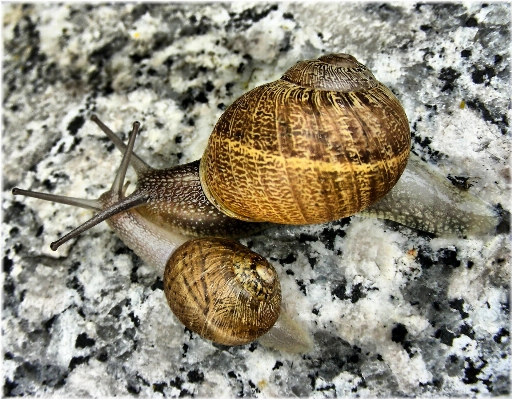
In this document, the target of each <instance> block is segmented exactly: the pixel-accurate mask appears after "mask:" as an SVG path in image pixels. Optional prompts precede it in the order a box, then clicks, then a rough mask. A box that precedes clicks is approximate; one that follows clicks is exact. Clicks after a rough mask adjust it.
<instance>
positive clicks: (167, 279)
mask: <svg viewBox="0 0 512 399" xmlns="http://www.w3.org/2000/svg"><path fill="white" fill-rule="evenodd" d="M210 239H211V238H209V239H208V240H210ZM240 252H242V255H240ZM249 252H250V251H249V249H247V248H245V247H243V246H242V245H241V244H238V243H235V242H229V241H227V240H224V239H212V241H207V239H206V238H203V239H195V240H191V241H188V242H187V243H186V244H184V245H183V246H182V247H180V248H178V250H177V251H176V252H175V253H174V254H173V255H172V256H171V258H170V259H169V261H168V266H167V267H166V271H165V273H164V285H165V293H166V296H167V301H168V302H169V306H170V307H171V309H172V311H173V312H174V314H175V315H176V316H177V317H178V319H179V320H180V321H181V322H182V323H183V324H185V325H186V326H187V327H188V328H189V329H191V330H192V331H194V332H196V333H198V334H200V335H201V336H203V337H205V338H207V339H210V340H212V341H215V342H217V343H221V344H224V345H241V344H244V343H247V342H251V341H253V340H254V339H256V338H257V337H259V336H261V335H262V334H264V333H265V332H267V331H268V330H269V329H270V328H271V327H272V325H273V324H274V323H275V321H276V319H277V316H278V315H279V309H280V304H281V294H280V288H279V282H278V279H277V273H276V272H275V270H274V269H273V268H272V266H271V265H270V264H268V262H266V263H267V264H268V266H269V267H270V268H271V269H272V270H271V271H270V273H272V274H273V276H275V278H274V280H275V282H274V284H275V285H274V286H272V287H270V288H269V289H266V292H267V295H263V297H262V296H261V295H259V296H258V295H255V296H252V295H250V291H251V290H252V289H254V286H252V287H248V289H245V287H244V286H243V283H241V282H240V279H239V278H237V276H236V273H235V270H234V266H235V268H236V265H235V264H236V262H237V259H239V258H240V257H242V258H246V257H247V256H248V255H247V254H248V253H249ZM254 255H255V254H252V256H254ZM258 257H259V256H258ZM171 265H172V266H171ZM242 272H243V271H242ZM242 274H244V273H242ZM242 277H243V276H242ZM249 278H250V277H249ZM255 288H256V289H258V284H255Z"/></svg>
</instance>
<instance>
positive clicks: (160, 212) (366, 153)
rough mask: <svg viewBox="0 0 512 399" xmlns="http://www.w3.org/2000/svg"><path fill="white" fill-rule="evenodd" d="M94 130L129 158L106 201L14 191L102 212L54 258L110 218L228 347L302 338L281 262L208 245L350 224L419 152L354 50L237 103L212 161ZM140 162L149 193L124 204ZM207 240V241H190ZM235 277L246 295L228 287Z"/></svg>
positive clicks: (219, 128) (190, 323) (198, 323)
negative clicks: (158, 166)
mask: <svg viewBox="0 0 512 399" xmlns="http://www.w3.org/2000/svg"><path fill="white" fill-rule="evenodd" d="M92 120H93V121H95V122H96V123H97V124H98V125H99V126H100V128H101V129H102V130H103V131H104V132H105V133H106V134H107V135H108V136H109V138H110V139H111V140H112V141H113V142H114V144H115V145H116V146H117V147H118V148H119V149H120V150H121V151H122V152H124V157H123V160H122V163H121V166H120V168H119V171H118V173H117V175H116V178H115V179H114V183H113V184H112V188H111V189H110V190H109V191H108V192H106V193H104V194H103V195H102V196H101V197H100V198H99V199H98V200H82V199H77V198H68V197H62V196H56V195H48V194H42V193H36V192H32V191H25V190H20V189H17V188H15V189H14V190H13V193H14V194H21V195H26V196H31V197H36V198H41V199H44V200H48V201H55V202H61V203H65V204H69V205H74V206H78V207H84V208H89V209H93V210H96V211H98V213H97V214H96V215H95V216H94V217H93V218H92V219H90V220H89V221H88V222H86V223H85V224H83V225H82V226H80V227H78V228H77V229H75V230H73V231H72V232H70V233H68V234H67V235H65V236H64V237H62V238H61V239H59V240H58V241H56V242H55V243H53V244H52V249H54V250H55V249H57V248H58V247H59V246H60V245H61V244H62V243H64V242H66V241H67V240H69V239H71V238H73V237H76V236H77V235H78V234H80V233H82V232H83V231H85V230H87V229H89V228H90V227H92V226H94V225H96V224H97V223H100V222H101V221H103V220H107V222H108V224H109V225H110V226H111V227H112V229H113V230H114V231H115V232H116V233H117V234H118V236H119V237H120V238H121V239H122V240H123V241H124V242H125V244H126V245H127V246H128V247H130V248H131V249H132V250H133V251H134V252H135V253H136V254H137V255H138V256H140V257H141V258H142V259H143V260H144V261H146V262H147V263H149V264H152V265H154V266H156V267H157V268H158V269H159V270H160V271H163V270H164V269H165V274H164V275H165V277H164V280H165V283H164V287H165V291H166V297H167V298H168V301H169V304H170V306H171V308H172V309H173V311H174V312H175V314H176V315H177V317H178V318H179V319H180V320H181V321H182V322H183V323H184V324H185V325H187V327H188V328H190V329H191V330H193V331H195V332H197V333H199V334H200V335H202V336H204V337H206V338H208V339H210V340H212V341H215V342H218V343H222V344H226V345H237V344H243V343H247V342H250V341H252V340H255V339H257V338H258V337H260V336H262V335H263V334H265V333H266V332H267V331H269V330H270V332H269V334H267V336H273V337H274V338H275V341H276V342H282V341H283V340H285V339H289V337H293V338H296V339H298V338H297V337H296V336H297V335H300V334H294V333H291V332H290V327H289V326H290V323H287V322H286V320H285V319H284V318H283V320H281V318H279V319H278V315H279V311H280V310H279V308H280V298H281V294H280V288H279V281H278V278H277V274H276V272H275V270H274V269H273V268H272V266H271V265H270V264H269V263H268V262H266V261H265V260H264V259H263V258H261V257H260V256H259V255H257V254H254V253H253V252H251V251H249V250H248V249H246V248H244V247H242V246H241V245H240V244H238V243H232V242H231V241H228V240H225V239H219V238H211V237H212V236H213V237H240V236H243V235H247V234H250V233H251V232H253V231H256V230H258V229H261V228H262V226H264V225H261V224H260V223H253V222H273V223H287V224H311V223H323V222H327V221H331V220H337V219H340V218H342V217H345V216H349V215H353V214H355V213H357V212H359V211H361V210H363V209H365V208H367V207H368V206H370V205H372V204H374V203H376V202H377V201H379V200H380V199H381V198H382V197H383V196H384V195H386V193H388V192H389V191H390V190H391V189H392V188H393V186H394V185H395V184H396V182H397V181H398V179H399V178H400V176H401V174H402V172H403V171H404V168H405V167H406V165H407V162H408V157H409V148H410V132H409V126H408V121H407V118H406V115H405V112H404V110H403V108H402V106H401V105H400V103H399V101H398V100H397V99H396V97H395V96H394V95H393V94H392V93H391V91H390V90H389V89H388V88H387V87H385V86H384V85H382V84H381V83H380V82H378V81H377V80H376V79H375V78H374V76H373V75H372V73H371V72H370V71H369V70H368V69H367V68H366V67H365V66H364V65H362V64H360V63H359V62H358V61H357V60H356V59H355V58H354V57H352V56H350V55H346V54H334V55H327V56H323V57H320V58H319V59H318V60H312V61H303V62H299V63H298V64H296V65H295V66H293V67H292V68H290V69H289V70H288V71H287V72H286V73H285V74H284V75H283V77H282V78H281V79H279V80H278V81H275V82H272V83H268V84H265V85H263V86H259V87H257V88H255V89H253V90H252V91H250V92H248V93H246V94H245V95H243V96H242V97H240V98H239V99H238V100H236V101H235V102H234V103H233V104H232V105H231V106H229V107H228V108H227V109H226V111H225V113H224V114H223V115H222V117H221V118H220V120H219V121H218V123H217V124H216V126H215V128H214V131H213V133H212V135H211V137H210V139H209V143H208V147H207V149H206V151H205V153H204V156H203V157H202V159H201V160H200V161H195V162H192V163H190V164H187V165H182V166H177V167H174V168H171V169H166V170H155V169H152V168H150V167H149V165H147V164H146V163H145V162H144V161H143V160H141V159H140V158H139V157H138V156H137V155H135V154H133V144H134V140H135V137H136V134H137V131H138V128H139V125H138V123H134V126H133V130H132V132H131V134H130V140H129V143H128V145H127V146H125V145H124V144H123V143H122V142H121V140H120V139H119V138H117V136H116V135H115V134H114V133H113V132H112V131H111V130H110V129H109V128H108V127H106V126H105V125H104V124H103V123H102V122H101V121H100V120H99V119H98V118H97V117H96V116H93V117H92ZM129 164H131V165H132V166H133V167H134V169H135V170H136V172H137V175H138V183H137V187H136V189H135V191H134V192H133V193H132V194H130V195H128V196H125V195H124V193H125V190H126V186H125V183H124V177H125V173H126V170H127V168H128V165H129ZM399 195H405V196H407V193H405V194H404V193H402V194H399ZM414 206H415V207H417V206H419V205H418V204H414ZM397 208H399V213H400V212H401V213H403V212H404V211H403V209H401V208H400V206H399V205H397ZM484 208H485V207H484ZM219 209H220V210H219ZM485 209H486V210H485V211H482V212H483V213H486V212H488V213H489V215H486V216H485V217H487V216H488V219H489V220H492V221H491V222H489V224H494V223H495V221H496V219H495V215H494V214H492V212H491V211H488V210H487V208H485ZM221 211H222V212H221ZM372 212H373V213H374V214H377V215H379V212H381V214H382V215H383V216H385V217H391V218H392V216H391V214H392V213H393V212H392V210H391V211H390V210H389V209H387V208H386V209H384V210H382V211H379V209H378V208H375V209H374V210H373V211H372ZM382 212H383V213H382ZM405 213H406V214H407V211H405ZM226 215H227V216H226ZM397 218H398V219H399V218H400V216H397ZM493 218H494V219H493ZM399 221H400V220H399ZM414 227H418V228H422V225H421V224H420V225H419V226H414ZM427 227H428V226H427ZM197 236H207V237H208V238H204V239H200V240H190V238H191V237H197ZM183 243H185V244H183ZM181 244H183V246H181V247H180V248H179V249H177V250H176V248H177V247H178V246H179V245H181ZM224 256H226V257H227V260H224V258H222V257H224ZM188 261H191V262H192V265H189V264H188V263H184V262H188ZM210 261H212V262H213V265H214V266H213V267H211V266H210V265H209V264H208V262H210ZM224 280H226V281H227V282H229V283H230V284H232V283H233V282H235V283H236V284H238V285H237V286H236V288H231V286H230V288H227V289H221V288H220V287H221V286H222V285H223V284H225V283H226V282H225V281H224ZM239 282H241V283H239ZM217 294H218V295H219V297H217V296H216V295H217ZM223 295H224V296H223ZM236 297H238V299H241V300H236V301H233V298H236ZM221 316H222V317H221ZM224 316H225V317H227V319H224V318H223V317H224ZM248 318H250V320H248ZM276 320H278V322H277V323H276V324H275V325H274V322H276ZM235 323H241V324H240V325H236V327H234V325H235ZM292 324H293V323H292ZM273 325H274V327H273V328H272V326H273ZM294 336H295V337H294ZM270 345H271V346H272V345H273V344H272V343H271V344H270Z"/></svg>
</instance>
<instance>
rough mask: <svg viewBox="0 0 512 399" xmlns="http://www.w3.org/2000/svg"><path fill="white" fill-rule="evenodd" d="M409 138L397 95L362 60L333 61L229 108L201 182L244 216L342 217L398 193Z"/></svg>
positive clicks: (307, 67) (317, 63)
mask: <svg viewBox="0 0 512 399" xmlns="http://www.w3.org/2000/svg"><path fill="white" fill-rule="evenodd" d="M410 139H411V137H410V131H409V124H408V121H407V117H406V115H405V112H404V110H403V108H402V106H401V104H400V102H399V101H398V99H397V98H396V97H395V96H394V95H393V93H392V92H391V91H390V90H389V89H388V88H387V87H386V86H384V85H383V84H381V83H380V82H378V81H377V80H376V79H375V78H374V77H373V75H372V73H371V72H370V71H369V70H368V69H367V68H366V67H365V66H364V65H363V64H361V63H359V62H357V60H356V59H355V58H354V57H352V56H349V55H347V54H332V55H327V56H323V57H321V58H320V59H318V60H311V61H302V62H300V63H298V64H297V65H295V66H294V67H292V68H290V69H289V70H288V71H287V72H286V73H285V74H284V75H283V77H282V78H281V79H279V80H277V81H275V82H271V83H268V84H265V85H263V86H259V87H256V88H255V89H253V90H251V91H250V92H248V93H246V94H245V95H243V96H242V97H240V98H239V99H237V100H236V101H235V102H234V103H233V104H232V105H230V106H229V107H228V108H227V109H226V111H225V112H224V114H223V115H222V116H221V118H220V119H219V121H218V122H217V125H216V126H215V128H214V130H213V132H212V134H211V136H210V139H209V142H208V147H207V149H206V151H205V153H204V155H203V157H202V159H201V164H200V178H201V185H202V187H203V190H204V191H205V194H206V196H207V197H208V199H209V200H210V201H212V203H214V204H215V206H216V207H218V208H219V209H220V210H222V211H223V212H224V213H226V214H227V215H229V216H232V217H236V218H239V219H242V220H250V221H268V222H274V223H286V224H312V223H323V222H327V221H331V220H337V219H340V218H342V217H345V216H349V215H353V214H355V213H357V212H359V211H360V210H362V209H364V208H366V207H368V206H369V205H371V204H373V203H375V202H376V201H378V200H379V199H380V198H382V197H383V196H384V195H385V194H386V193H387V192H388V191H390V190H391V188H392V187H393V186H394V185H395V183H396V182H397V181H398V179H399V177H400V175H401V174H402V172H403V170H404V168H405V166H406V164H407V159H408V156H409V147H410Z"/></svg>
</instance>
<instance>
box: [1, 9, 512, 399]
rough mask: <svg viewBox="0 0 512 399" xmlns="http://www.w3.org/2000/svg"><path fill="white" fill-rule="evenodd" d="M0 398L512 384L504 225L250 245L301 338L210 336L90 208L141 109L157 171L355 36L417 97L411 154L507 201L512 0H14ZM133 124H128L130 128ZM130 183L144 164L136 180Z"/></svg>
mask: <svg viewBox="0 0 512 399" xmlns="http://www.w3.org/2000/svg"><path fill="white" fill-rule="evenodd" d="M3 11H4V14H3V17H4V21H3V22H4V25H3V26H4V28H3V38H4V43H3V44H4V59H3V87H2V89H3V95H4V97H3V100H4V103H3V107H4V109H3V125H4V131H3V142H2V145H3V148H2V150H3V157H4V158H3V159H4V162H3V172H4V173H3V224H2V239H3V250H4V260H3V272H4V273H3V284H4V286H3V288H4V291H3V293H4V297H3V306H4V308H3V313H2V323H3V324H2V332H3V337H2V338H3V341H2V344H3V350H4V361H3V370H4V378H5V380H4V391H3V394H4V396H21V395H23V396H29V395H47V396H49V397H56V396H58V397H90V396H94V397H113V396H116V397H122V396H140V397H147V396H154V397H160V396H166V397H177V396H195V397H203V396H204V397H211V396H215V397H234V396H263V397H272V396H288V397H289V396H313V397H334V396H424V397H425V396H429V397H431V396H436V397H437V396H475V395H478V394H485V395H487V394H490V395H508V394H509V392H510V389H509V386H510V378H509V375H510V359H509V352H510V348H509V342H510V340H509V329H510V327H509V325H510V324H509V282H510V273H509V266H510V265H509V242H508V235H507V234H498V235H496V236H492V237H490V236H486V237H470V238H466V239H456V238H447V237H434V236H432V235H429V234H425V233H422V232H418V231H415V230H412V229H409V228H407V227H404V226H400V225H398V224H394V223H390V222H386V221H382V220H372V219H364V218H361V217H356V216H354V217H352V218H349V219H344V220H342V221H338V222H334V223H329V224H325V225H321V226H307V227H293V228H292V227H286V226H283V227H280V228H273V229H270V230H267V231H265V232H263V233H261V234H260V235H257V236H254V237H251V238H250V239H246V240H244V243H246V244H248V245H249V246H250V247H251V248H252V249H254V250H255V251H257V252H258V253H260V254H261V255H263V256H265V257H266V258H268V259H269V260H270V261H271V262H272V264H273V265H274V266H275V267H276V270H277V271H278V273H279V274H280V278H281V284H282V287H283V297H284V298H285V299H286V301H287V306H288V308H289V311H290V312H291V313H292V314H294V317H295V318H296V320H298V321H299V322H300V323H302V325H303V326H304V328H305V329H306V330H307V331H309V333H310V334H311V336H312V337H313V339H314V342H315V346H314V349H313V350H312V351H311V352H310V353H307V354H305V355H291V354H285V353H280V352H278V351H275V350H270V349H267V348H265V347H263V346H262V345H261V344H259V343H257V342H256V343H252V344H249V345H245V346H241V347H232V348H228V347H222V346H218V345H214V344H211V343H209V342H207V341H205V340H203V339H201V338H200V337H198V336H197V335H195V334H193V333H191V332H190V331H188V330H186V329H185V328H184V327H183V326H182V325H180V323H179V322H178V321H177V319H176V318H175V317H174V316H173V315H172V314H171V313H170V311H169V309H168V307H167V304H166V302H165V298H164V293H163V284H162V276H160V275H158V273H157V272H156V271H155V270H153V269H152V268H151V267H150V266H148V265H145V264H143V263H142V262H141V261H140V260H139V259H138V258H137V257H136V256H135V255H134V254H133V253H132V252H131V251H130V250H128V249H127V248H126V247H125V246H124V245H123V243H122V242H121V241H120V240H119V239H118V238H116V236H115V235H114V234H113V233H112V232H111V231H110V230H109V229H108V227H107V226H106V225H105V224H102V225H100V226H97V227H95V228H93V229H92V230H91V231H89V232H87V233H85V234H83V235H82V236H81V237H79V238H78V239H76V240H74V241H73V242H71V243H69V244H67V245H65V246H64V247H63V248H61V249H59V251H58V252H52V251H51V250H50V249H49V243H50V242H51V241H54V240H55V238H57V237H59V236H60V235H62V234H63V233H65V232H67V231H68V230H70V229H71V228H73V227H75V226H77V225H78V224H79V223H81V222H83V221H85V220H86V219H88V218H89V217H90V216H91V212H90V211H86V210H82V209H76V208H70V207H66V206H62V205H57V204H51V203H45V202H42V201H38V200H34V199H25V198H18V197H17V198H13V196H12V195H11V194H10V191H11V189H12V188H13V187H14V186H17V187H22V188H28V189H33V190H38V191H45V192H51V193H58V194H64V195H71V196H77V197H87V198H96V197H98V196H99V194H100V193H101V192H103V191H105V190H106V189H107V188H108V187H109V186H110V184H111V180H112V176H113V173H114V171H115V170H116V168H117V166H118V164H119V162H120V155H119V153H117V152H116V150H115V148H114V146H113V145H112V144H111V143H110V142H109V141H108V140H107V139H106V138H105V137H104V136H103V135H102V133H101V132H100V131H99V129H98V128H97V127H96V126H95V125H94V124H93V123H92V122H90V121H89V120H88V118H89V117H90V115H91V114H92V113H97V114H98V115H99V116H100V117H101V118H102V119H103V120H104V121H105V123H107V124H108V125H109V126H110V127H111V128H112V129H113V130H114V131H116V132H120V133H121V132H125V133H126V132H128V131H129V130H130V127H131V123H132V122H133V121H134V120H136V119H137V120H139V121H140V122H142V125H143V131H142V133H141V135H140V139H139V140H138V143H136V151H137V153H138V154H139V155H140V156H141V157H142V158H143V159H145V160H147V161H148V162H149V163H151V164H152V165H153V166H155V167H166V166H172V165H176V164H178V163H185V162H189V161H192V160H195V159H198V158H199V157H200V156H201V153H202V151H203V150H204V147H205V145H206V140H207V138H208V134H209V132H210V131H211V130H212V127H213V125H214V123H215V121H216V120H217V119H218V117H219V115H220V114H221V113H222V110H223V109H224V108H225V107H226V106H227V105H229V104H230V103H231V102H232V101H233V100H234V99H235V98H237V97H238V96H239V95H241V94H242V93H243V92H245V91H247V90H248V89H250V88H252V87H254V86H256V85H259V84H262V83H265V82H268V81H271V80H274V79H276V78H278V77H279V76H280V75H281V74H282V73H283V72H284V71H285V70H286V69H287V68H288V67H290V66H291V65H293V64H294V63H295V62H297V61H298V60H301V59H308V58H314V57H317V56H319V55H321V54H325V53H331V52H346V53H350V54H352V55H354V56H355V57H356V58H357V59H358V60H359V61H361V62H363V63H364V64H366V65H367V66H368V67H369V68H370V69H371V70H372V71H373V73H374V74H375V76H376V77H377V78H378V79H379V80H380V81H382V82H383V83H384V84H386V85H388V86H389V87H390V88H391V89H392V90H393V91H394V92H395V93H396V94H397V96H398V97H399V98H400V100H401V101H402V102H403V104H404V108H405V110H406V113H407V115H408V117H409V119H410V125H411V130H412V138H413V151H414V152H416V153H417V154H418V155H420V156H421V157H422V158H423V159H424V160H426V161H428V162H429V163H430V164H431V165H432V166H433V167H434V168H435V169H436V170H437V171H438V172H439V173H441V174H442V175H444V176H450V177H451V178H452V181H454V182H455V183H458V184H461V185H463V186H466V188H467V187H469V190H470V192H472V193H473V194H475V195H477V196H479V197H480V198H482V199H483V200H485V201H487V202H489V203H491V204H492V205H494V206H499V207H502V208H504V209H505V210H508V211H510V204H509V197H510V173H509V167H508V166H509V161H510V159H509V157H510V129H509V119H510V111H509V110H508V105H509V101H510V99H509V88H510V77H509V74H510V58H509V49H510V17H511V15H510V4H507V3H495V4H492V3H489V4H480V3H466V4H441V3H435V4H412V3H410V4H392V3H389V4H374V3H361V4H358V3H335V2H332V3H322V4H320V5H319V4H316V3H311V4H295V3H280V4H272V3H232V4H221V3H214V4H198V3H181V4H176V5H166V4H145V3H142V4H135V3H131V4H121V3H115V4H113V5H87V4H74V3H71V4H64V5H56V4H44V5H43V4H39V5H29V4H27V5H23V4H4V5H3ZM124 137H125V138H126V135H125V136H124ZM130 179H131V180H132V181H133V179H134V176H133V175H130Z"/></svg>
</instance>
